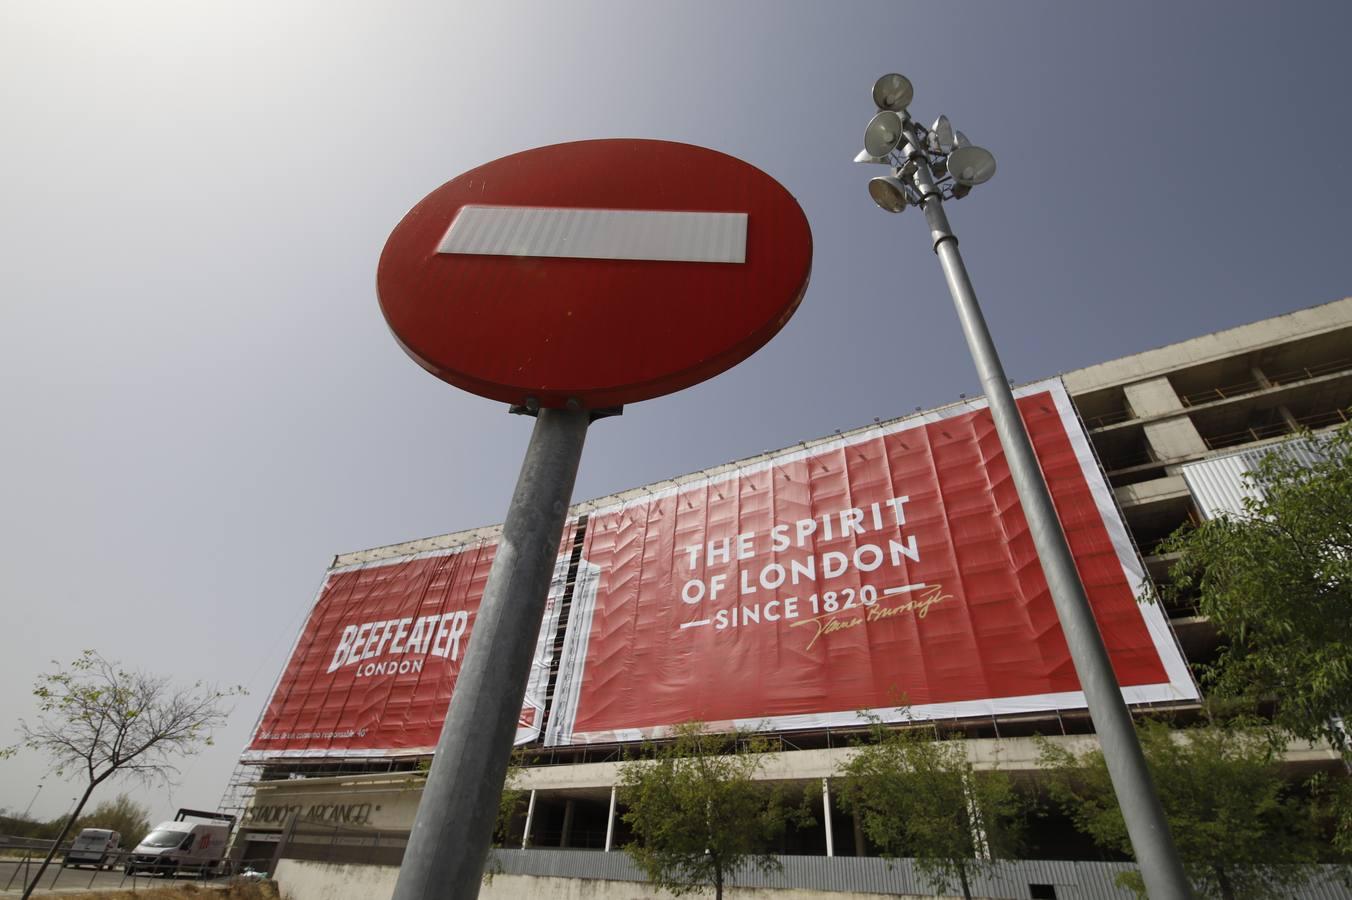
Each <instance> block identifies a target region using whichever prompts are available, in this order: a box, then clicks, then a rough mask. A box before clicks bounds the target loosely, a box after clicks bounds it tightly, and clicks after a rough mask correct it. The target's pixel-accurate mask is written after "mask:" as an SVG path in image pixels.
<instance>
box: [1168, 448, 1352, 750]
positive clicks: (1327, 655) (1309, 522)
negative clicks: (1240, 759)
mask: <svg viewBox="0 0 1352 900" xmlns="http://www.w3.org/2000/svg"><path fill="white" fill-rule="evenodd" d="M1307 437H1308V436H1307ZM1310 440H1311V441H1312V442H1313V444H1314V446H1315V447H1317V449H1318V451H1319V452H1320V454H1321V455H1322V456H1323V459H1322V460H1320V461H1318V462H1315V463H1313V464H1306V463H1303V462H1302V461H1301V460H1300V459H1298V458H1297V457H1296V456H1294V455H1292V454H1290V453H1287V452H1283V451H1282V450H1281V449H1280V448H1279V449H1278V450H1277V451H1276V452H1272V453H1269V454H1267V455H1266V456H1265V457H1264V458H1263V460H1262V461H1261V462H1260V463H1259V464H1258V466H1257V467H1256V468H1255V470H1254V471H1253V472H1252V473H1250V475H1249V476H1248V477H1249V482H1250V484H1251V485H1252V486H1253V487H1254V488H1255V489H1256V491H1255V492H1256V493H1257V494H1259V497H1258V499H1249V500H1246V501H1245V503H1244V512H1243V514H1242V515H1238V516H1223V517H1218V518H1216V519H1211V520H1209V521H1207V522H1204V523H1203V524H1201V525H1200V526H1197V527H1195V528H1194V527H1189V526H1185V527H1184V528H1183V529H1180V530H1179V531H1178V532H1175V533H1174V534H1173V535H1171V536H1170V537H1169V538H1168V539H1167V540H1166V541H1165V542H1164V544H1163V545H1162V547H1161V549H1162V550H1163V551H1164V552H1167V553H1177V554H1179V558H1178V561H1177V562H1176V563H1175V564H1174V566H1173V569H1172V573H1171V577H1172V581H1173V583H1172V584H1171V585H1166V586H1164V587H1163V588H1162V592H1163V593H1164V595H1165V596H1166V597H1174V598H1179V597H1182V598H1191V597H1194V596H1195V597H1196V598H1197V603H1198V606H1199V607H1200V610H1201V612H1202V613H1203V614H1204V615H1206V616H1208V617H1209V618H1210V619H1211V621H1212V622H1214V623H1215V625H1216V627H1217V629H1218V630H1219V631H1220V633H1221V635H1222V636H1223V637H1224V639H1225V644H1224V646H1223V647H1222V648H1221V651H1220V654H1219V657H1218V658H1217V660H1216V662H1215V663H1214V664H1213V665H1212V666H1210V667H1208V669H1207V670H1206V671H1205V672H1204V673H1203V675H1204V679H1205V681H1206V682H1207V684H1208V688H1209V691H1208V692H1209V693H1210V694H1211V695H1213V696H1223V697H1234V698H1247V699H1272V700H1275V701H1276V711H1275V713H1274V721H1275V722H1276V723H1277V724H1278V725H1279V726H1280V727H1281V728H1283V729H1285V730H1286V731H1287V732H1288V733H1290V734H1292V735H1295V736H1297V737H1300V738H1304V739H1307V740H1316V739H1318V738H1324V739H1327V740H1328V741H1329V742H1331V743H1332V744H1333V745H1334V746H1335V747H1337V748H1339V749H1340V750H1341V751H1342V752H1343V753H1344V754H1346V755H1349V756H1352V753H1349V751H1350V750H1352V748H1350V747H1349V744H1348V740H1347V732H1346V731H1345V729H1344V728H1343V726H1342V724H1341V721H1340V720H1339V719H1338V717H1339V716H1342V715H1343V714H1345V713H1348V711H1349V710H1352V423H1349V424H1347V425H1343V426H1340V427H1339V428H1338V429H1337V430H1335V431H1333V432H1332V433H1330V434H1327V435H1323V436H1320V437H1318V438H1310Z"/></svg>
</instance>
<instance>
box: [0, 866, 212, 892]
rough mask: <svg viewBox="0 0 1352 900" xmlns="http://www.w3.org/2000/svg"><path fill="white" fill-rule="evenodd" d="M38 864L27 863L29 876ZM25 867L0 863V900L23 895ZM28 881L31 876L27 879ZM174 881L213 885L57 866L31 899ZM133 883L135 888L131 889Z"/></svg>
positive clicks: (49, 872)
mask: <svg viewBox="0 0 1352 900" xmlns="http://www.w3.org/2000/svg"><path fill="white" fill-rule="evenodd" d="M37 868H38V864H37V862H36V861H34V862H32V863H30V865H29V872H30V873H31V872H36V871H37ZM24 877H25V873H24V864H23V861H22V860H18V861H16V860H13V859H0V897H8V896H13V897H17V896H19V895H20V894H22V893H23V885H24ZM29 877H31V875H30V876H29ZM228 880H229V879H228V878H225V877H221V878H217V879H214V881H218V882H221V883H225V882H226V881H228ZM174 881H191V882H193V883H194V884H203V883H214V882H203V881H202V880H201V879H198V878H195V877H194V878H182V879H172V880H171V879H168V878H154V877H151V876H148V875H144V874H141V875H135V876H132V875H124V874H123V872H122V870H121V869H120V868H119V869H114V870H113V871H111V872H109V871H96V870H94V869H87V868H86V869H62V868H60V867H59V866H58V865H53V866H52V867H51V868H49V869H48V870H47V871H46V872H45V873H43V876H42V885H41V886H40V887H39V888H38V890H36V891H34V896H43V895H49V896H56V895H60V894H66V893H78V892H80V891H111V890H117V889H119V888H120V889H123V890H132V889H133V887H136V888H140V889H142V890H144V889H145V888H147V887H153V886H156V885H164V884H172V883H173V882H174ZM133 882H135V884H134V885H133Z"/></svg>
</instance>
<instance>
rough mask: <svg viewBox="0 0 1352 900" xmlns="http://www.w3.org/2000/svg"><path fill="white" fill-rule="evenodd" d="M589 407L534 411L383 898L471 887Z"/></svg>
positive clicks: (512, 734)
mask: <svg viewBox="0 0 1352 900" xmlns="http://www.w3.org/2000/svg"><path fill="white" fill-rule="evenodd" d="M591 416H592V414H591V413H590V412H588V411H587V410H565V409H541V410H539V412H538V413H537V415H536V419H535V428H534V430H533V431H532V433H531V439H530V446H529V447H527V449H526V459H525V461H524V462H523V463H522V464H521V474H520V476H519V477H518V478H517V482H516V490H515V492H514V493H513V494H512V502H511V505H510V506H509V507H508V509H507V518H506V519H505V520H504V521H503V525H502V538H501V539H500V540H499V542H498V549H497V555H496V556H494V557H493V566H492V568H490V569H489V572H488V583H487V585H486V586H485V587H484V596H483V601H482V602H481V603H480V605H479V613H478V615H477V616H476V618H475V623H474V628H473V630H472V632H471V633H470V639H469V646H468V647H467V648H466V650H465V661H464V665H463V666H462V667H461V669H460V674H459V676H458V677H457V678H456V683H455V692H454V693H453V694H452V697H451V706H450V711H449V712H447V714H446V723H445V725H443V726H442V729H441V738H440V739H439V740H438V741H437V749H436V755H435V756H433V757H432V768H431V769H430V770H429V771H428V773H427V783H426V784H425V785H424V787H423V793H422V799H421V800H420V801H419V803H418V813H417V816H416V817H415V818H414V820H413V830H412V832H411V833H410V834H409V836H408V847H407V849H406V850H405V851H404V861H403V864H402V865H401V866H400V868H399V880H398V882H397V883H396V884H395V887H394V896H393V900H433V898H437V900H444V898H455V900H461V898H467V897H477V896H478V895H479V884H480V880H481V879H482V878H483V872H484V863H485V862H486V860H487V857H488V848H489V845H490V844H491V843H492V841H493V827H494V825H495V824H496V823H497V818H498V802H499V798H500V797H501V796H502V786H503V781H504V780H505V779H506V777H507V765H508V762H509V759H510V757H511V753H512V746H513V743H514V741H515V738H516V729H517V722H518V721H519V720H520V717H521V703H522V701H523V699H524V698H525V694H526V680H527V678H528V676H529V675H530V667H531V662H532V660H533V659H534V656H535V645H536V642H537V641H538V640H539V636H540V623H541V622H542V621H543V620H544V613H545V601H546V599H547V597H548V594H549V582H550V579H551V578H552V577H553V575H554V565H555V560H556V559H557V558H558V553H559V541H560V540H561V539H562V537H563V524H564V520H565V518H566V517H567V513H568V504H569V501H570V500H571V499H572V495H573V483H574V481H575V480H576V478H577V468H578V463H579V461H580V460H581V458H582V444H583V441H584V440H585V438H586V436H587V426H588V424H589V423H590V421H591Z"/></svg>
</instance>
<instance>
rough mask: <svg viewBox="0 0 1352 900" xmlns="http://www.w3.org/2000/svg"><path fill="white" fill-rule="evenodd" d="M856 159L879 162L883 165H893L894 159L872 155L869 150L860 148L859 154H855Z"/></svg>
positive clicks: (864, 161)
mask: <svg viewBox="0 0 1352 900" xmlns="http://www.w3.org/2000/svg"><path fill="white" fill-rule="evenodd" d="M854 161H855V162H857V163H877V164H878V165H881V166H890V165H892V160H890V159H888V158H887V157H886V156H870V155H869V152H868V151H867V150H860V151H859V154H858V155H857V156H855V158H854Z"/></svg>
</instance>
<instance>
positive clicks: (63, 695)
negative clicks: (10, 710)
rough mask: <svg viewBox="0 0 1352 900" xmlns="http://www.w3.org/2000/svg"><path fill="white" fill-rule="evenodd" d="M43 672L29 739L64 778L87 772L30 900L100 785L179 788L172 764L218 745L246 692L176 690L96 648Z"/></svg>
mask: <svg viewBox="0 0 1352 900" xmlns="http://www.w3.org/2000/svg"><path fill="white" fill-rule="evenodd" d="M53 664H54V665H56V666H57V667H58V668H57V671H55V672H49V673H47V674H45V675H39V676H38V678H37V680H36V681H35V682H34V684H33V696H35V697H36V698H37V699H38V709H39V717H38V719H37V720H36V721H35V722H33V723H31V724H30V723H29V722H27V721H25V720H20V721H19V735H20V738H21V742H22V744H23V745H24V746H26V747H28V748H29V749H30V750H35V751H37V752H39V753H42V754H44V755H45V756H47V757H48V759H50V760H51V766H52V769H53V770H54V771H55V772H56V773H57V774H58V775H64V774H65V773H66V772H68V771H71V770H76V769H78V770H80V771H82V772H83V773H84V775H85V783H86V788H85V792H84V797H83V798H81V800H80V802H79V803H78V804H77V805H76V807H75V811H74V812H73V813H72V814H71V815H70V816H69V818H68V819H67V821H66V826H65V828H63V829H62V831H61V834H60V835H59V836H58V837H57V839H56V840H55V841H54V842H53V843H52V848H51V850H50V851H49V852H48V854H47V858H46V859H45V860H43V862H42V865H41V866H39V867H38V871H37V874H36V875H34V876H33V879H32V881H31V882H30V883H29V884H28V886H27V888H26V889H25V890H24V894H23V896H24V898H27V897H28V896H29V895H30V894H31V893H32V891H33V888H34V887H35V886H36V885H37V883H38V880H39V879H40V878H42V873H43V872H44V871H46V869H47V866H48V864H50V863H51V861H52V857H53V856H55V855H56V850H57V848H58V847H59V846H60V844H61V842H62V841H63V840H65V837H66V834H67V833H68V832H69V831H70V827H71V825H72V824H73V823H74V822H75V820H76V819H77V818H78V817H79V815H80V811H81V810H82V809H83V808H84V805H85V803H86V802H87V801H88V800H89V797H90V795H91V794H92V793H93V792H94V788H96V787H98V786H99V785H100V784H102V783H103V782H105V781H107V780H108V779H110V778H113V777H115V776H117V775H132V776H135V777H136V778H139V779H141V780H143V781H149V782H154V781H162V782H164V783H166V784H167V783H171V782H172V779H173V776H175V775H177V774H178V771H179V770H178V768H177V767H176V766H175V765H174V764H173V763H172V762H171V760H172V759H174V758H176V757H180V756H186V755H189V754H192V753H195V752H197V751H198V750H200V749H201V748H202V747H204V746H206V745H208V744H210V743H211V733H212V731H214V730H215V729H216V728H219V727H221V726H223V725H224V724H225V722H226V719H227V718H228V717H229V715H230V712H231V711H232V708H233V707H232V704H231V703H230V701H231V698H233V697H237V696H240V695H242V694H243V693H244V689H243V688H242V687H229V688H223V689H222V688H217V687H214V686H212V685H207V684H203V683H202V682H200V681H199V682H197V683H195V684H193V685H192V686H191V687H174V686H173V685H171V684H170V682H169V679H167V678H163V677H160V676H156V675H150V674H147V673H145V672H137V671H130V670H127V669H123V668H122V667H121V666H119V665H118V664H117V663H115V662H112V661H110V660H107V659H104V658H103V657H102V656H100V655H99V654H98V653H96V652H94V651H93V650H86V651H85V652H84V653H82V654H81V655H80V656H79V657H78V658H77V659H76V660H74V661H73V662H72V663H70V664H69V665H68V666H64V667H62V666H61V664H60V663H58V662H55V661H54V662H53Z"/></svg>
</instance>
